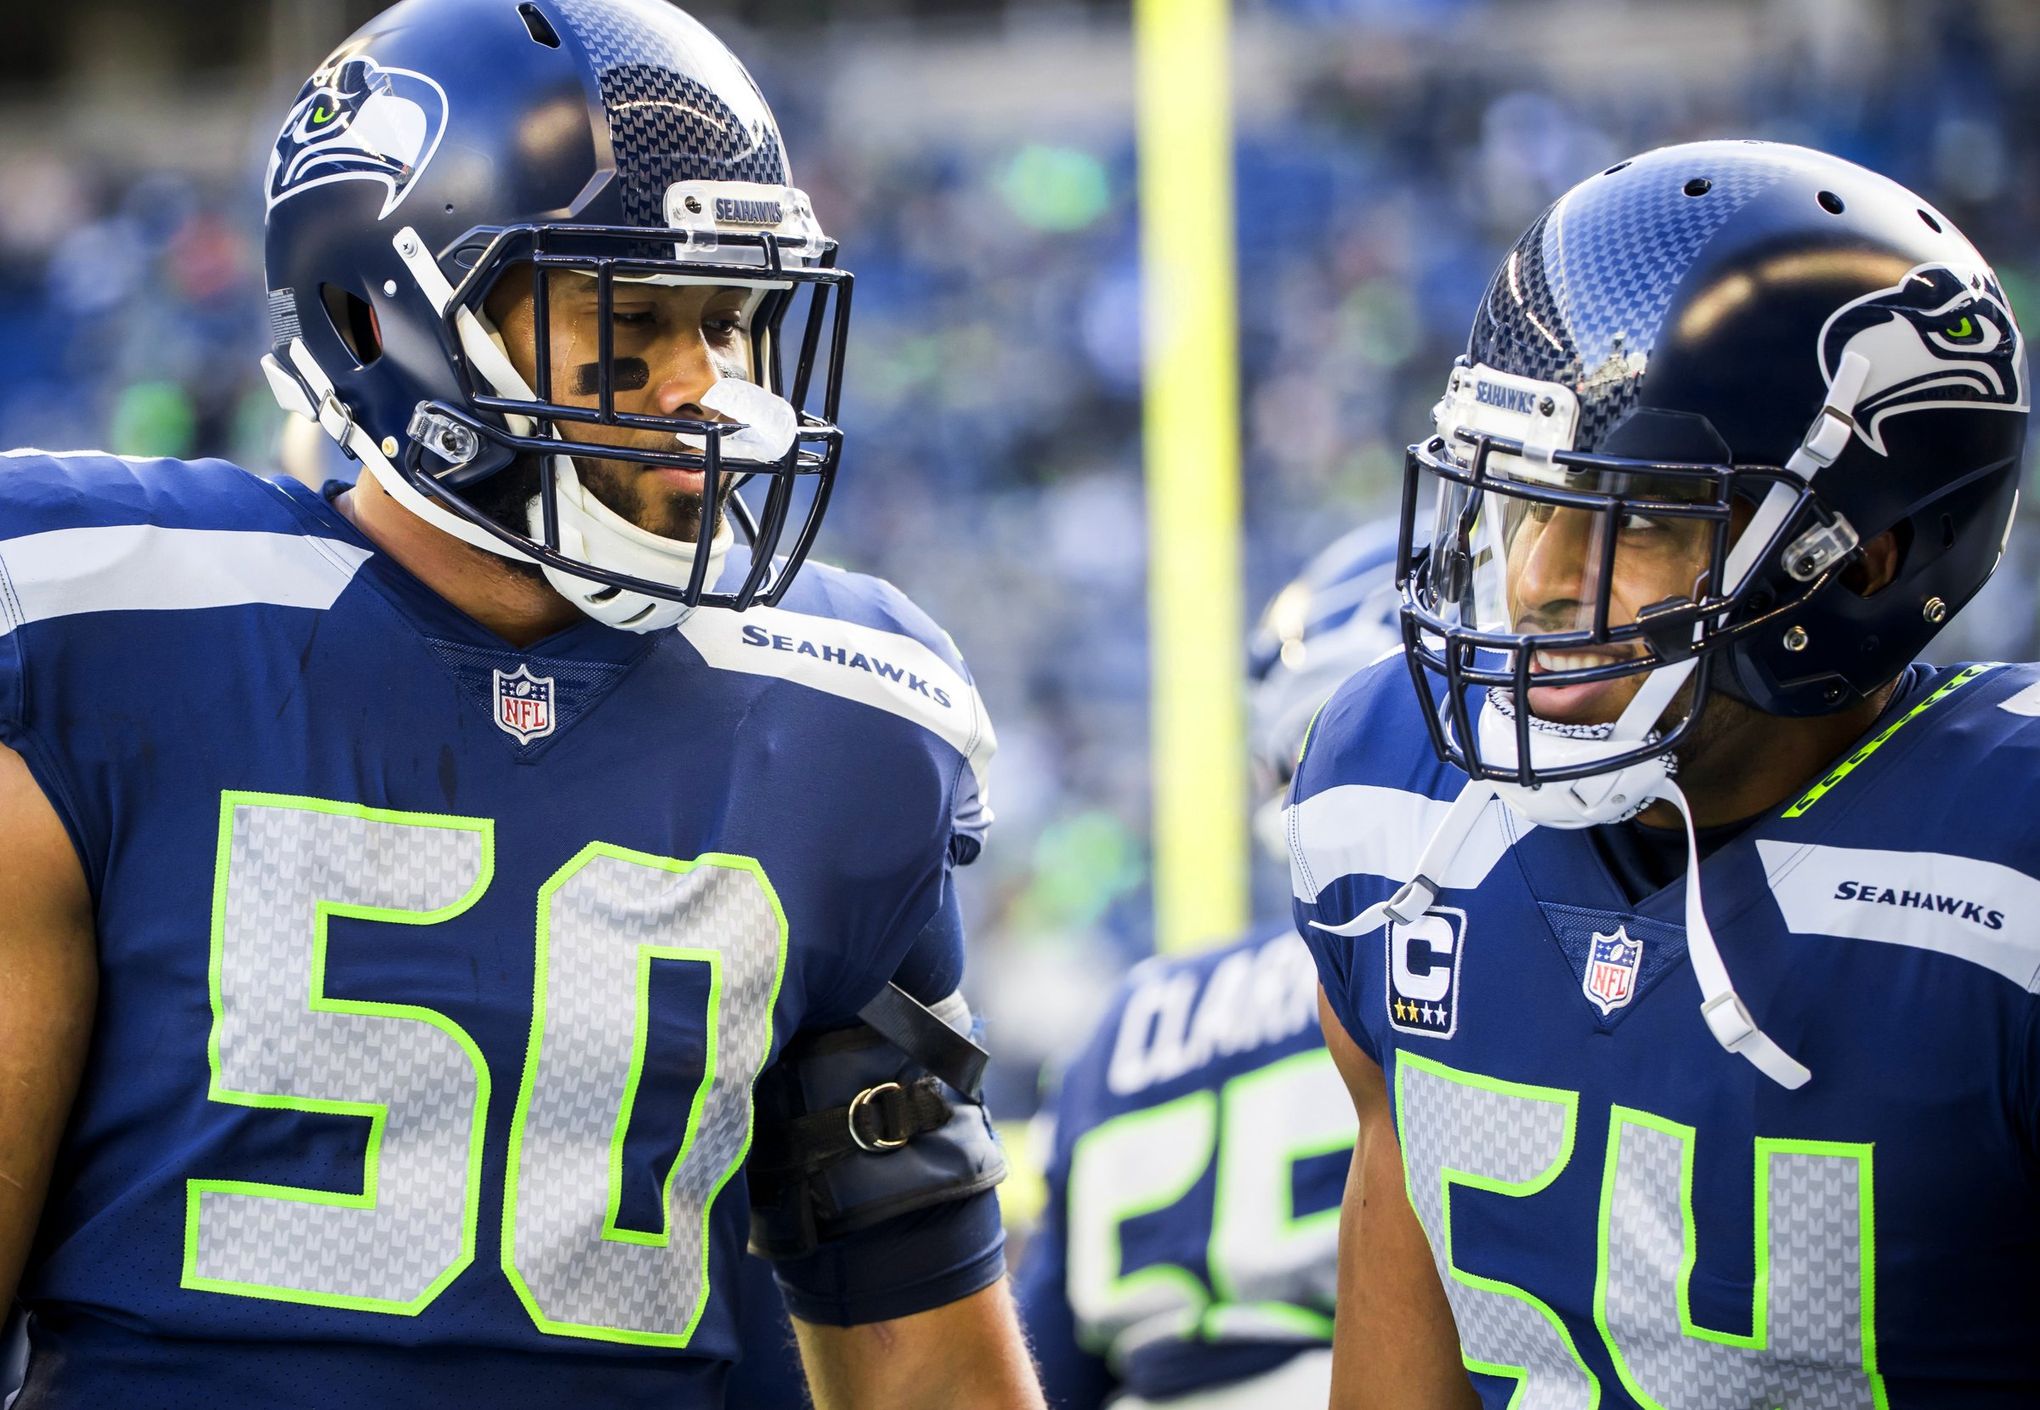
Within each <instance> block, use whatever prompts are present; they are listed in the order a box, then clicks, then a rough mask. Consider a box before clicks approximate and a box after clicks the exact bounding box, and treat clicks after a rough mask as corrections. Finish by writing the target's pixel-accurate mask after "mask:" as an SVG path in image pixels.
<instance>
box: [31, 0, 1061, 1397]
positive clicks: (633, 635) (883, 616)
mask: <svg viewBox="0 0 2040 1410" xmlns="http://www.w3.org/2000/svg"><path fill="white" fill-rule="evenodd" d="M265 182H266V192H265V194H266V199H267V206H268V219H267V225H268V249H267V269H268V275H269V284H270V295H269V307H270V317H271V329H272V334H273V348H272V352H271V354H270V356H269V357H268V358H267V359H265V363H264V365H265V370H266V372H267V375H268V377H269V381H270V383H271V385H272V387H273V388H274V389H275V391H276V394H277V396H278V398H279V400H280V401H281V402H282V404H283V405H284V406H285V407H286V408H287V409H289V410H292V411H294V412H297V413H298V414H300V415H303V416H305V417H307V418H308V419H310V420H313V421H316V422H317V424H318V425H319V426H320V427H321V428H322V429H323V431H324V432H325V433H326V434H327V435H328V436H330V437H332V438H333V439H334V440H335V441H336V442H337V443H338V444H339V445H340V447H341V448H342V449H343V450H345V451H346V453H347V454H348V455H349V456H351V457H353V458H354V459H355V460H357V461H359V462H360V463H361V464H362V466H363V467H364V472H363V474H362V475H361V477H360V480H359V482H358V483H357V484H356V485H354V486H353V487H352V488H348V487H345V486H339V485H335V486H329V487H328V489H327V492H325V493H320V492H318V491H315V490H311V489H308V488H306V487H304V486H302V485H299V484H297V483H296V482H292V481H273V482H272V481H265V480H261V479H258V478H256V477H254V476H252V475H250V474H248V473H247V472H245V471H243V470H240V469H238V468H236V467H234V466H231V465H226V464H223V463H220V462H217V461H202V462H197V463H190V464H186V463H176V462H168V461H128V460H121V459H117V458H114V457H110V456H104V455H95V454H84V455H66V456H54V455H45V454H41V453H38V452H32V451H31V452H19V453H16V454H14V455H12V456H9V457H7V458H5V459H4V460H0V857H4V859H5V860H4V863H0V976H4V982H0V1299H17V1298H18V1301H19V1304H20V1305H21V1306H22V1307H23V1308H24V1309H25V1310H26V1313H27V1330H28V1344H29V1355H28V1360H27V1370H26V1379H25V1384H24V1387H23V1389H22V1391H21V1394H20V1400H19V1402H18V1403H19V1405H21V1406H23V1407H31V1408H32V1410H40V1407H55V1406H73V1405H76V1406H107V1405H135V1406H143V1405H146V1406H162V1407H172V1406H205V1407H216V1406H221V1405H247V1406H255V1405H265V1406H267V1405H285V1404H288V1405H301V1406H317V1407H329V1406H330V1407H349V1406H374V1407H377V1410H383V1408H384V1407H390V1406H405V1405H421V1406H422V1405H445V1404H488V1405H502V1406H548V1407H550V1406H556V1405H565V1404H591V1405H593V1404H599V1405H603V1406H635V1405H646V1406H649V1405H658V1406H662V1407H712V1406H718V1405H721V1404H723V1403H724V1400H725V1388H726V1385H728V1384H731V1383H732V1382H731V1379H730V1371H731V1367H732V1365H733V1364H735V1363H737V1362H738V1361H739V1360H740V1358H741V1357H742V1356H743V1355H744V1352H745V1346H744V1344H743V1336H742V1333H741V1332H740V1327H741V1326H744V1325H747V1324H748V1325H763V1326H770V1325H772V1323H773V1322H774V1320H775V1319H774V1317H773V1316H772V1315H771V1309H768V1308H760V1307H759V1306H758V1304H757V1294H756V1289H755V1288H753V1289H752V1290H751V1296H749V1298H748V1299H747V1296H746V1293H745V1290H744V1281H745V1280H744V1278H743V1277H742V1276H741V1275H740V1264H741V1260H742V1259H743V1257H744V1250H745V1248H746V1246H747V1244H748V1245H749V1246H750V1247H752V1248H754V1249H757V1250H759V1251H761V1252H763V1253H765V1254H766V1255H768V1256H770V1257H771V1258H772V1259H773V1260H774V1264H775V1268H776V1272H777V1275H778V1279H779V1283H780V1288H781V1291H782V1292H783V1293H784V1296H785V1299H786V1304H787V1307H788V1308H789V1309H790V1311H791V1312H792V1314H793V1317H794V1319H795V1327H796V1330H797V1332H798V1336H799V1341H800V1345H801V1348H802V1352H803V1356H804V1360H805V1364H806V1371H807V1377H808V1381H809V1384H810V1387H811V1390H812V1394H813V1396H814V1399H815V1403H816V1404H818V1405H820V1406H823V1407H832V1406H851V1405H855V1406H883V1407H886V1410H893V1407H902V1406H905V1407H917V1406H919V1407H930V1410H933V1408H934V1407H942V1410H952V1407H958V1406H971V1407H976V1406H996V1407H1007V1406H1016V1407H1025V1406H1032V1405H1038V1404H1039V1403H1040V1398H1039V1392H1038V1390H1037V1389H1036V1388H1035V1385H1034V1377H1033V1373H1032V1371H1031V1369H1030V1367H1029V1365H1028V1362H1027V1358H1026V1354H1025V1350H1024V1347H1023V1346H1022V1344H1021V1342H1020V1339H1019V1334H1018V1328H1017V1323H1016V1321H1015V1318H1014V1315H1013V1311H1012V1306H1011V1302H1010V1299H1009V1297H1008V1295H1007V1294H1006V1292H1005V1290H1004V1284H1003V1280H1002V1274H1003V1266H1004V1255H1003V1236H1002V1233H1001V1231H1000V1225H999V1213H998V1205H997V1197H996V1193H995V1191H994V1189H993V1186H994V1185H995V1184H996V1183H997V1181H998V1179H999V1178H1000V1176H1001V1175H1002V1174H1003V1171H1004V1162H1003V1159H1002V1157H1001V1155H1000V1153H999V1150H998V1146H997V1143H996V1140H995V1138H994V1137H993V1135H992V1133H991V1128H990V1123H989V1121H988V1119H987V1117H986V1115H985V1112H984V1109H983V1107H982V1104H981V1101H980V1081H981V1075H982V1068H983V1063H984V1059H985V1055H984V1053H983V1051H982V1050H981V1049H980V1048H978V1046H977V1045H976V1043H975V1041H974V1039H973V1037H972V1034H973V1032H974V1025H973V1021H972V1019H971V1017H970V1014H969V1011H968V1008H967V1007H966V1005H965V1004H964V1001H963V999H962V997H961V995H960V993H959V991H958V985H959V981H960V977H961V969H962V933H961V926H960V921H959V916H958V906H957V899H956V894H955V887H954V880H953V875H952V873H953V871H954V869H955V868H956V867H959V866H961V865H963V864H965V863H968V862H969V861H970V860H972V858H974V857H975V856H976V855H977V852H978V848H979V846H980V844H981V840H982V838H983V835H984V831H985V827H986V825H987V824H988V822H989V821H990V813H989V810H988V808H987V806H986V794H985V769H986V766H987V764H988V762H989V760H990V757H991V753H992V749H993V741H992V733H991V729H990V726H989V724H988V723H987V721H986V719H985V715H984V708H983V704H982V702H981V701H980V699H979V697H978V694H977V691H976V690H975V688H974V687H973V685H972V683H971V679H970V675H969V673H968V671H967V669H966V668H965V666H964V664H963V662H962V660H961V658H960V657H959V656H958V655H957V653H956V650H955V647H954V646H953V644H952V643H951V642H950V641H949V639H948V637H947V636H946V635H944V633H943V632H942V631H941V630H940V628H938V627H937V626H935V624H934V623H933V622H931V621H930V620H929V619H928V618H927V617H926V616H925V615H924V614H922V613H921V612H920V611H919V609H917V608H916V607H915V606H914V605H913V604H912V603H910V602H908V601H907V600H906V599H905V598H904V597H903V596H902V595H901V594H900V593H899V592H898V591H897V590H896V589H894V588H892V587H891V586H890V585H888V584H886V583H884V582H881V581H878V580H876V579H872V578H867V577H861V576H857V575H854V574H850V573H845V572H841V571H838V570H835V569H833V568H829V567H827V566H824V565H821V564H809V565H807V566H806V567H805V568H804V569H803V567H802V565H803V561H804V560H805V559H806V557H807V554H808V551H809V549H810V547H811V545H812V542H813V537H814V534H815V530H816V527H817V525H818V522H819V520H820V516H821V513H822V511H823V508H824V507H825V505H826V503H827V500H828V497H829V493H830V488H831V485H832V483H833V480H834V476H835V473H836V468H837V464H838V461H839V458H840V455H841V450H842V445H841V439H842V438H841V433H840V432H839V431H838V430H837V428H836V426H835V424H834V416H835V410H836V404H837V398H838V390H839V386H840V369H841V360H842V353H843V347H844V336H845V328H846V324H845V317H846V315H847V300H848V292H849V276H848V275H847V274H845V273H844V272H842V271H841V270H839V269H837V268H836V264H835V246H834V244H833V243H832V242H831V241H829V240H828V238H827V237H826V236H825V234H824V233H823V231H822V228H821V226H820V225H819V223H818V222H817V219H816V216H815V213H814V211H813V210H812V208H811V206H810V205H809V202H808V200H807V198H806V197H805V196H804V195H803V194H802V193H801V192H800V190H799V189H798V188H797V187H795V186H794V185H793V183H792V177H791V175H790V173H789V170H788V167H787V163H786V157H785V154H784V152H783V150H782V149H781V146H780V139H779V134H778V130H777V128H776V126H775V125H774V123H773V121H772V117H771V114H770V112H769V111H768V109H767V108H766V106H765V104H764V102H763V100H762V98H761V97H760V96H759V94H758V91H757V89H756V88H755V87H754V86H753V84H752V82H751V80H750V78H749V76H748V75H747V74H746V73H745V72H744V70H743V68H742V67H741V65H739V63H738V62H737V60H736V59H735V57H734V56H732V55H731V54H730V53H729V51H728V50H727V49H725V48H724V47H723V46H722V45H721V44H720V43H719V42H718V41H717V40H716V39H715V38H714V37H713V36H712V35H710V34H709V33H708V31H706V30H705V29H703V28H702V27H701V26H700V25H699V24H697V23H695V22H694V21H693V20H691V19H689V18H688V17H687V16H686V15H684V14H682V13H681V12H679V11H677V10H674V9H672V8H670V7H669V6H667V5H665V4H663V3H660V0H531V3H518V0H406V3H404V4H401V5H399V6H397V7H396V8H395V9H393V10H391V11H389V12H388V13H386V14H385V15H383V16H382V17H380V18H379V19H377V20H375V21H373V22H371V23H370V24H369V25H368V26H367V28H365V29H363V30H362V31H360V32H359V33H358V34H356V35H355V36H354V37H352V38H351V39H349V40H347V41H346V43H344V44H343V45H342V46H341V47H340V48H339V49H337V50H336V51H334V53H333V55H332V56H331V58H329V59H328V60H327V61H326V62H325V63H324V64H323V65H321V67H320V68H319V70H318V72H317V73H316V74H314V75H313V77H312V79H311V81H310V82H309V83H307V84H306V85H305V87H304V89H303V91H302V93H301V94H300V95H299V98H298V100H297V102H296V103H295V105H294V106H293V108H292V111H291V112H290V114H289V116H288V118H287V120H286V121H285V123H284V125H283V128H282V131H281V132H280V133H279V135H278V138H277V142H276V146H275V149H274V151H273V153H272V154H271V157H270V160H269V165H268V172H267V175H266V178H265ZM796 573H798V577H796ZM749 1383H752V1384H755V1382H749Z"/></svg>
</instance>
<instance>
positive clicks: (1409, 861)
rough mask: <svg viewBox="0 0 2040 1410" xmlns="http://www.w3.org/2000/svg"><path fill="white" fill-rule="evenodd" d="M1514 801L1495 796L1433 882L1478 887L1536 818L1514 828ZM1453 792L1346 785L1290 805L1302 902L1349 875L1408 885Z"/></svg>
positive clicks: (1294, 885)
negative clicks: (1438, 794) (1510, 808)
mask: <svg viewBox="0 0 2040 1410" xmlns="http://www.w3.org/2000/svg"><path fill="white" fill-rule="evenodd" d="M1506 807H1507V805H1506V804H1504V803H1502V802H1501V801H1500V800H1499V799H1497V800H1494V801H1491V802H1490V803H1489V804H1488V806H1487V808H1486V810H1485V811H1483V812H1482V813H1481V815H1480V821H1479V822H1477V823H1475V824H1474V825H1473V831H1472V832H1471V833H1470V834H1468V836H1467V839H1466V845H1465V846H1464V847H1461V848H1460V849H1459V851H1458V852H1457V853H1456V854H1455V855H1454V856H1453V858H1452V860H1451V861H1449V862H1447V863H1446V865H1445V873H1444V875H1442V876H1437V877H1433V878H1432V880H1434V881H1436V882H1438V883H1439V884H1440V885H1441V886H1444V887H1449V888H1452V889H1455V890H1464V889H1466V888H1467V887H1471V886H1478V885H1480V883H1481V882H1482V881H1484V880H1486V879H1487V874H1488V873H1489V872H1490V871H1492V870H1494V866H1495V863H1496V862H1498V861H1500V860H1501V859H1502V855H1503V854H1504V853H1506V852H1507V851H1508V850H1509V848H1510V847H1512V846H1514V845H1515V843H1516V842H1517V840H1518V839H1519V838H1520V837H1521V835H1522V834H1524V833H1527V832H1528V831H1530V829H1531V828H1533V827H1535V826H1536V824H1535V823H1532V822H1530V821H1529V820H1528V819H1523V818H1518V819H1517V820H1516V822H1515V828H1514V831H1513V832H1512V831H1511V829H1510V827H1509V825H1508V823H1509V820H1508V818H1507V816H1506V814H1505V809H1506ZM1451 809H1452V800H1451V799H1449V798H1427V797H1425V796H1424V795H1423V794H1421V793H1410V792H1407V791H1406V790H1404V789H1400V788H1380V787H1377V786H1375V785H1373V784H1366V783H1347V784H1341V785H1339V786H1338V787H1336V788H1327V789H1326V790H1325V791H1324V792H1322V793H1314V794H1312V795H1311V796H1310V797H1308V798H1306V799H1304V800H1303V801H1302V802H1301V803H1298V804H1296V805H1295V806H1294V807H1292V808H1290V809H1288V810H1287V813H1286V815H1285V821H1286V822H1287V824H1288V827H1287V832H1288V835H1289V884H1290V891H1291V892H1292V893H1293V894H1294V895H1295V896H1296V898H1297V899H1298V900H1299V901H1312V902H1314V901H1316V900H1317V898H1318V893H1319V892H1321V891H1323V890H1324V889H1325V888H1326V887H1327V886H1329V885H1331V884H1332V883H1333V882H1334V881H1337V880H1338V879H1339V878H1340V877H1342V876H1384V877H1387V878H1388V879H1389V880H1390V881H1393V882H1397V883H1401V882H1405V881H1408V880H1409V879H1410V878H1411V877H1413V876H1415V875H1416V874H1417V861H1418V859H1419V858H1420V857H1422V856H1423V852H1424V846H1425V844H1426V843H1428V842H1429V841H1430V840H1431V835H1432V834H1433V833H1435V832H1436V831H1437V830H1438V825H1439V824H1440V823H1442V822H1443V821H1444V820H1445V814H1446V813H1448V812H1450V811H1451Z"/></svg>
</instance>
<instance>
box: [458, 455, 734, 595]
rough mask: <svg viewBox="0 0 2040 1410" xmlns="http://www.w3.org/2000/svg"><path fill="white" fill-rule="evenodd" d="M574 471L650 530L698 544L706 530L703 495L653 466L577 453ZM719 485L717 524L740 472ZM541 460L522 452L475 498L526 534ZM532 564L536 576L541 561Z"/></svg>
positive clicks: (486, 510)
mask: <svg viewBox="0 0 2040 1410" xmlns="http://www.w3.org/2000/svg"><path fill="white" fill-rule="evenodd" d="M574 470H575V473H577V474H578V475H579V476H580V477H581V483H582V484H584V485H586V486H587V487H588V490H589V492H590V493H591V494H593V495H594V496H595V498H596V499H597V500H598V501H600V502H601V504H602V505H603V506H604V507H605V508H607V509H610V510H613V511H614V512H615V513H617V514H619V515H621V516H622V517H623V518H624V519H626V520H628V521H629V522H630V523H632V524H634V525H636V526H637V527H638V528H640V529H643V530H645V531H646V532H647V533H654V534H658V535H660V536H662V537H664V538H670V539H674V540H676V541H678V542H680V543H690V544H691V543H694V542H695V541H696V540H697V539H698V538H699V537H700V533H701V496H700V495H699V494H698V493H697V492H695V491H692V490H687V489H683V488H680V487H678V486H674V485H669V484H667V483H665V482H664V481H663V480H661V479H658V478H656V477H654V476H653V475H652V474H650V473H648V471H649V467H647V466H643V465H639V464H636V463H635V462H632V461H624V460H598V459H595V458H594V457H592V456H586V455H581V456H575V457H574ZM719 478H720V480H721V483H720V484H719V485H717V487H716V521H717V522H716V528H717V529H720V528H721V527H722V523H721V520H722V509H723V506H724V505H725V504H726V503H727V502H728V501H729V497H730V495H731V493H732V492H733V491H734V490H735V489H736V482H737V477H736V476H735V475H727V474H726V475H723V476H720V477H719ZM538 488H539V474H538V460H537V458H536V457H534V456H528V455H526V456H519V457H518V458H517V459H516V460H515V461H514V462H513V463H512V464H511V465H509V466H508V467H507V468H506V469H504V470H502V471H501V472H499V473H497V474H495V475H492V476H490V477H489V479H487V480H486V481H484V482H483V483H482V484H480V485H477V486H476V487H475V488H474V489H473V490H471V491H469V498H470V502H471V503H472V504H473V505H474V506H475V507H476V508H477V509H479V510H481V511H482V513H483V514H485V515H486V516H488V518H489V519H490V520H492V521H493V522H495V523H497V524H501V525H502V526H503V527H504V528H506V529H509V530H510V531H511V532H513V533H519V534H521V533H524V532H525V531H526V529H527V526H528V523H529V520H528V517H527V506H528V505H529V504H530V503H531V501H532V499H533V498H534V497H535V496H536V495H537V494H538ZM515 566H517V567H529V568H530V569H531V572H532V574H534V575H536V574H537V572H538V568H537V565H536V564H515Z"/></svg>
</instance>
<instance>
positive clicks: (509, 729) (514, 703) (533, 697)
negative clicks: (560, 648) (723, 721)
mask: <svg viewBox="0 0 2040 1410" xmlns="http://www.w3.org/2000/svg"><path fill="white" fill-rule="evenodd" d="M495 676H496V728H498V729H500V730H502V731H503V732H504V733H505V734H509V735H515V736H516V738H517V742H518V743H519V744H529V743H531V741H532V740H534V739H543V738H544V737H545V736H546V735H549V734H551V733H552V732H553V725H554V723H555V721H556V718H557V717H556V716H555V714H554V712H553V677H551V676H534V675H533V674H531V667H529V666H527V665H519V666H518V668H517V670H516V671H515V672H514V673H513V674H510V675H505V674H504V673H503V672H501V671H497V672H496V673H495Z"/></svg>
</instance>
